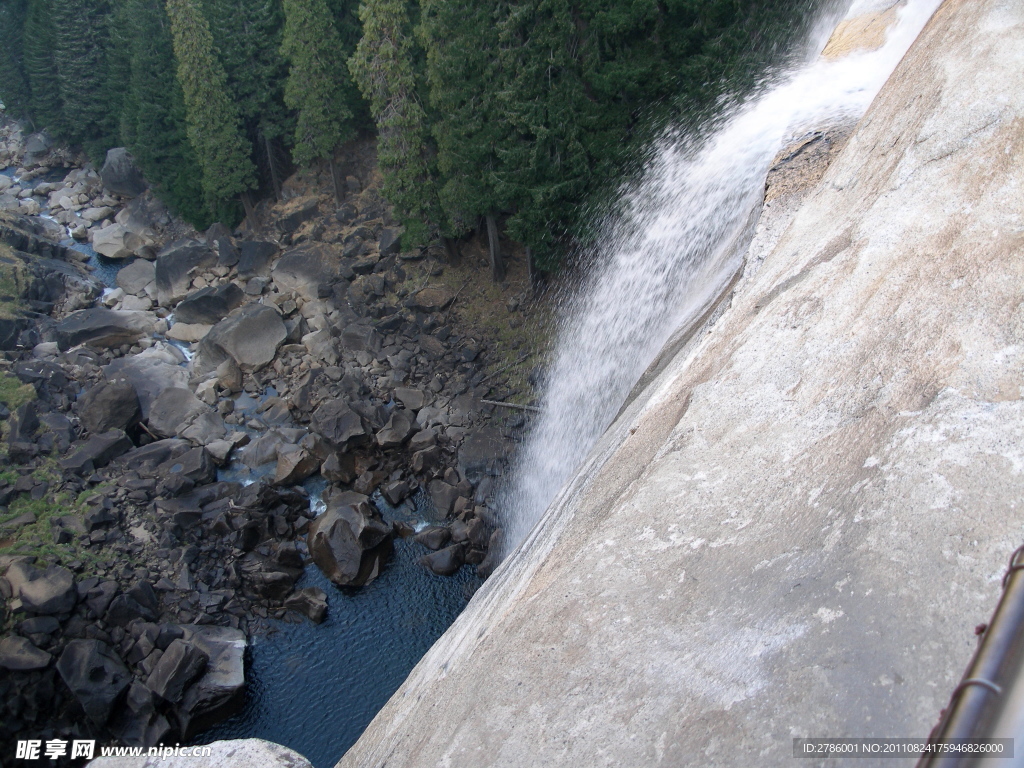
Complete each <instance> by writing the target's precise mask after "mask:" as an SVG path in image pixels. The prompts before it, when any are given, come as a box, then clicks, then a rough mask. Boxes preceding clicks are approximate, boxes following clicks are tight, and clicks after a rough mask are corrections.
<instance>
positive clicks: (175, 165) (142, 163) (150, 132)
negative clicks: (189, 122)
mask: <svg viewBox="0 0 1024 768" xmlns="http://www.w3.org/2000/svg"><path fill="white" fill-rule="evenodd" d="M115 29H116V32H117V34H116V37H115V43H116V45H117V46H118V48H119V49H120V50H123V51H124V52H125V53H126V54H127V58H128V61H129V68H130V75H129V77H128V78H127V79H126V80H125V81H124V82H125V83H127V88H125V95H124V106H123V108H122V113H121V138H122V141H124V143H125V146H127V147H128V148H129V149H130V150H131V152H132V155H133V156H134V157H135V161H136V162H137V163H138V164H139V167H140V168H141V169H142V172H143V173H144V174H145V176H146V179H147V180H148V181H149V182H150V184H151V185H152V186H153V189H154V192H156V194H157V195H158V196H159V197H160V198H161V199H162V200H163V201H164V202H165V203H166V204H167V206H168V207H169V208H170V209H171V210H172V211H173V212H174V213H176V214H178V215H179V216H181V217H183V218H184V219H186V220H187V221H189V222H190V223H191V224H193V225H194V226H195V227H196V228H198V229H205V228H206V227H208V226H209V225H210V224H211V223H212V222H211V216H210V211H209V209H208V208H207V206H206V205H205V204H204V202H203V189H202V183H201V180H202V171H201V169H200V167H199V163H198V161H197V160H196V156H195V152H194V151H193V149H192V146H191V144H189V141H188V136H187V135H186V129H185V104H184V97H183V95H182V92H181V86H180V85H179V83H178V80H177V77H176V75H175V62H174V50H173V45H172V41H171V30H170V21H169V20H168V18H167V13H166V10H165V8H164V3H163V0H126V2H125V3H124V4H123V5H122V6H121V8H120V9H119V12H118V15H117V23H116V25H115Z"/></svg>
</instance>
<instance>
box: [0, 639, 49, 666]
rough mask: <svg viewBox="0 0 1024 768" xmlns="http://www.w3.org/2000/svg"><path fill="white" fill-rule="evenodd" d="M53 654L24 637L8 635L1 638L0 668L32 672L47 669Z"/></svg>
mask: <svg viewBox="0 0 1024 768" xmlns="http://www.w3.org/2000/svg"><path fill="white" fill-rule="evenodd" d="M51 661H53V656H51V655H50V654H48V653H47V652H46V651H43V650H40V649H39V648H36V647H35V646H34V645H32V643H31V642H29V641H28V640H27V639H26V638H24V637H18V636H17V635H8V636H7V637H5V638H4V639H3V640H0V668H3V669H7V670H10V671H11V672H31V671H32V670H35V669H46V668H47V667H48V666H50V662H51Z"/></svg>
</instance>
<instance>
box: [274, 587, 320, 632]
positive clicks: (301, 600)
mask: <svg viewBox="0 0 1024 768" xmlns="http://www.w3.org/2000/svg"><path fill="white" fill-rule="evenodd" d="M284 607H285V608H287V609H288V610H290V611H295V612H296V613H301V614H302V615H303V616H305V617H307V618H308V619H309V620H310V621H312V622H313V623H314V624H319V623H321V622H322V621H323V620H324V619H325V618H326V616H327V593H326V592H324V591H323V590H322V589H320V588H319V587H306V588H305V589H300V590H297V591H296V592H295V594H293V595H290V596H289V597H288V598H286V599H285V601H284Z"/></svg>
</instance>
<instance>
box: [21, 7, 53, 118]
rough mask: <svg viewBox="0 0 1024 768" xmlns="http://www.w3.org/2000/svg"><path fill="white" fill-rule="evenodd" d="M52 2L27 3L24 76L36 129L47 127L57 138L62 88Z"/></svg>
mask: <svg viewBox="0 0 1024 768" xmlns="http://www.w3.org/2000/svg"><path fill="white" fill-rule="evenodd" d="M52 2H53V0H28V8H27V10H26V14H25V32H24V36H23V37H22V50H23V61H24V67H25V76H26V78H27V80H28V85H29V88H30V94H31V95H30V97H29V108H30V111H31V113H32V121H33V122H34V123H35V124H36V128H37V129H39V130H42V129H43V128H48V129H49V130H50V131H52V132H53V133H54V134H55V135H56V134H59V133H60V130H61V128H62V120H63V118H62V113H61V102H60V85H59V83H58V79H57V66H56V63H55V62H54V58H53V51H54V49H55V48H56V24H55V22H54V16H53V7H52Z"/></svg>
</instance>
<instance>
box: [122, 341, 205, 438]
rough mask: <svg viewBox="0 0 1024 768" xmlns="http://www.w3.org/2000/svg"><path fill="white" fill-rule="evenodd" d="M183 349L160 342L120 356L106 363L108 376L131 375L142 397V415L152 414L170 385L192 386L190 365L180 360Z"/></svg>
mask: <svg viewBox="0 0 1024 768" xmlns="http://www.w3.org/2000/svg"><path fill="white" fill-rule="evenodd" d="M182 360H184V357H183V356H182V354H181V351H180V350H178V349H177V348H176V347H173V346H171V345H170V344H163V343H161V344H157V345H156V346H153V347H150V348H149V349H146V350H143V351H142V352H141V353H139V354H137V355H132V356H131V357H120V358H118V359H117V360H114V361H112V362H111V363H110V364H108V365H107V366H105V367H104V369H103V374H104V376H106V378H107V379H108V380H115V379H119V378H123V379H127V380H128V382H129V383H130V384H131V385H132V388H133V389H134V390H135V394H136V395H137V396H138V398H139V407H140V408H141V410H142V418H144V419H147V418H149V410H150V408H151V407H152V405H153V401H154V400H156V398H157V397H159V396H160V393H161V392H163V391H164V390H166V389H172V388H179V389H184V388H185V387H187V386H188V369H186V368H184V367H183V366H181V365H180V364H179V363H180V362H182Z"/></svg>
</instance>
